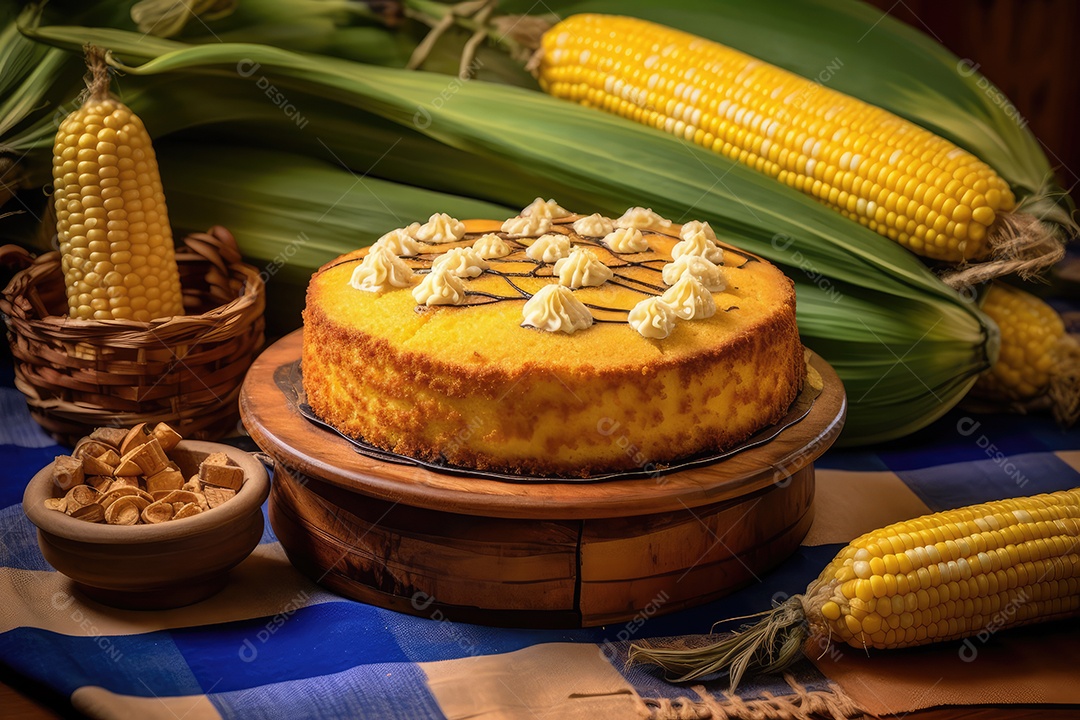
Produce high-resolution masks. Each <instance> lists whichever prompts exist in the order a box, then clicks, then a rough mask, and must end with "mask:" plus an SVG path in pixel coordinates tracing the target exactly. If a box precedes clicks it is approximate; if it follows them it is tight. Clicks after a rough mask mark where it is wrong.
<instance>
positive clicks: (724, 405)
mask: <svg viewBox="0 0 1080 720" xmlns="http://www.w3.org/2000/svg"><path fill="white" fill-rule="evenodd" d="M715 237H716V236H715V234H714V233H713V231H712V230H711V228H709V226H708V224H707V223H699V222H693V223H686V224H684V225H681V226H680V225H677V224H674V223H670V222H669V221H667V220H665V219H663V218H661V217H660V216H659V215H657V214H656V213H653V212H652V211H651V210H648V209H645V208H631V209H630V210H628V211H627V213H626V214H624V215H623V216H622V217H620V218H617V219H616V218H604V217H602V216H599V215H591V216H583V215H577V214H572V213H568V212H567V211H565V210H564V209H563V208H561V207H559V206H558V205H557V204H556V203H555V202H554V201H550V200H549V201H547V202H544V201H542V200H540V199H537V201H536V202H534V203H532V204H531V205H530V206H529V207H527V208H525V210H523V211H522V214H521V215H519V216H518V217H516V218H510V219H508V220H506V221H501V220H471V221H467V222H464V223H461V222H458V221H457V220H455V219H453V218H450V217H448V216H446V215H434V216H432V218H431V219H430V220H429V221H428V222H427V223H424V224H423V225H421V224H419V223H413V224H412V225H410V226H409V227H407V228H401V229H399V230H395V231H393V232H391V233H388V234H387V235H386V236H384V237H383V238H381V239H380V240H379V241H378V242H377V243H376V244H375V245H373V246H372V247H371V248H364V249H361V250H357V251H355V252H352V253H349V254H347V255H343V256H341V257H339V258H337V259H336V260H334V261H333V262H331V263H328V264H327V265H325V266H323V267H322V268H320V269H319V270H318V271H317V272H316V273H315V275H314V276H313V277H312V280H311V283H310V285H309V287H308V294H307V307H306V309H305V311H304V349H303V360H302V373H303V383H304V390H305V392H306V394H307V400H308V403H309V405H310V406H311V408H312V409H313V411H314V412H315V413H316V414H317V415H318V416H319V417H321V418H322V419H324V420H325V421H326V422H328V423H329V424H331V425H332V426H334V427H335V428H337V429H338V430H340V431H341V432H343V433H344V434H346V435H349V436H352V437H355V438H357V439H361V440H363V441H365V442H367V443H370V444H372V445H375V446H378V447H380V448H384V449H387V450H391V451H393V452H396V453H399V454H402V455H407V456H410V457H415V458H421V459H424V460H427V461H434V462H441V463H446V464H448V465H453V466H459V467H464V468H475V469H480V470H494V471H500V472H508V473H516V474H523V475H530V476H560V475H561V476H575V477H587V476H590V475H596V474H601V473H606V472H611V471H628V470H644V471H647V472H651V471H652V470H653V469H655V468H661V467H663V465H664V464H665V463H669V462H671V461H674V460H678V459H682V458H687V457H690V456H694V455H697V454H700V453H706V452H715V451H720V450H723V449H726V448H729V447H731V446H733V445H735V444H737V443H739V442H741V441H743V440H745V439H746V438H748V437H749V436H750V435H752V434H753V433H754V432H756V431H757V430H760V429H761V428H763V427H765V426H767V425H770V424H773V423H775V422H776V421H777V420H779V419H780V418H781V417H783V416H784V414H785V413H786V411H787V409H788V407H789V406H790V404H791V403H792V402H793V401H794V399H795V397H796V395H797V394H798V392H799V390H800V387H801V385H802V381H803V377H804V375H805V361H804V355H803V347H802V344H801V342H800V340H799V333H798V328H797V326H796V324H795V292H794V287H793V284H792V282H791V281H790V280H789V279H788V278H787V277H785V276H784V275H783V273H781V272H780V271H779V270H778V269H777V268H776V267H774V266H773V265H771V264H769V263H768V262H766V261H764V260H762V259H761V258H759V257H757V256H754V255H751V254H749V253H746V252H743V251H741V250H738V249H737V248H734V247H732V246H730V245H727V244H724V243H722V242H719V241H718V240H716V239H715Z"/></svg>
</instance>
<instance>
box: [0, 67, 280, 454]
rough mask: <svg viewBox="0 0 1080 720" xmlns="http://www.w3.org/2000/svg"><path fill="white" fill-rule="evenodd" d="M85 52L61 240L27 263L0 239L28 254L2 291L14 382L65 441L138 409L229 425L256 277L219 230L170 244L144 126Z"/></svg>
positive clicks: (69, 146)
mask: <svg viewBox="0 0 1080 720" xmlns="http://www.w3.org/2000/svg"><path fill="white" fill-rule="evenodd" d="M87 59H88V64H89V67H90V71H91V72H90V74H89V76H88V80H87V94H86V96H85V101H84V103H83V104H82V106H81V107H80V108H78V109H76V110H75V111H74V112H72V113H71V114H70V115H69V116H68V117H67V118H66V119H65V120H64V121H63V122H62V123H61V124H60V127H59V130H58V132H57V135H56V142H55V145H54V148H53V159H54V164H53V178H54V191H55V196H54V205H53V207H54V211H55V215H56V231H57V241H58V244H59V247H60V250H59V252H53V253H47V254H45V255H42V256H41V257H39V258H37V259H36V260H34V261H33V263H30V260H29V255H28V253H26V252H25V251H24V250H22V249H21V248H18V247H16V246H7V247H5V248H0V256H2V257H3V258H4V259H14V261H18V262H21V263H22V264H29V267H27V268H26V269H24V270H23V271H21V272H20V273H18V274H16V276H15V277H14V278H13V279H12V280H11V282H10V283H9V284H8V286H7V287H6V288H5V289H4V292H3V294H2V296H0V312H3V314H4V315H5V321H6V323H7V327H8V335H9V338H10V340H11V348H12V353H13V355H14V356H15V360H16V363H15V378H16V385H17V386H18V387H19V389H20V390H22V392H23V394H24V395H25V397H26V400H27V404H28V405H29V407H30V412H31V415H32V416H33V417H34V418H35V419H36V420H37V421H38V422H39V423H40V424H41V425H42V426H43V427H44V428H45V429H46V430H47V431H48V432H50V433H51V434H52V435H53V436H54V437H55V438H57V439H58V440H59V441H61V442H69V443H70V442H74V440H75V439H77V438H79V437H81V436H83V435H85V434H87V433H88V432H89V431H90V430H92V429H93V428H95V427H98V426H102V425H117V424H118V425H122V426H126V425H133V424H136V423H138V422H142V421H145V420H148V419H156V420H159V421H164V422H168V423H169V424H171V425H173V426H174V427H176V428H177V429H178V430H181V431H182V432H184V433H185V434H190V435H192V436H194V437H199V438H216V437H221V436H224V435H227V434H231V433H233V432H234V431H235V429H236V423H237V420H238V411H237V406H236V398H237V396H238V394H239V390H240V384H241V382H242V381H243V377H244V372H245V371H246V370H247V368H248V367H249V366H250V364H251V362H252V361H253V360H254V358H255V356H256V355H257V354H258V351H259V350H260V349H261V347H262V343H263V310H264V306H265V288H264V285H263V281H262V278H261V276H260V274H259V272H258V271H257V270H256V269H255V268H253V267H251V266H248V265H245V264H244V263H243V262H242V261H241V257H240V253H239V251H238V250H237V246H236V241H235V240H234V238H233V237H232V235H231V234H230V233H229V232H228V231H227V230H225V229H224V228H220V227H215V228H212V229H211V230H210V231H209V232H207V233H196V234H192V235H189V236H188V237H187V238H185V240H184V243H183V246H182V249H181V251H180V253H179V254H178V253H177V251H176V250H175V249H174V247H173V236H172V228H171V227H170V225H169V218H168V213H167V210H166V206H165V197H164V191H163V189H162V183H161V178H160V176H159V174H158V166H157V160H156V157H155V154H154V149H153V147H152V145H151V142H150V136H149V134H148V133H147V131H146V129H145V128H144V127H143V124H142V122H141V121H140V120H139V118H138V117H136V116H135V115H134V113H132V112H131V110H130V109H129V108H128V107H127V106H126V105H124V104H123V103H121V102H119V101H117V100H116V99H114V98H112V97H110V96H109V89H108V88H109V78H108V72H107V66H106V63H105V58H104V55H103V53H101V52H100V51H98V50H97V49H95V48H88V49H87ZM178 261H179V262H178ZM182 279H183V282H182ZM185 304H186V305H187V306H188V309H189V311H190V312H188V313H186V314H185V307H184V306H185Z"/></svg>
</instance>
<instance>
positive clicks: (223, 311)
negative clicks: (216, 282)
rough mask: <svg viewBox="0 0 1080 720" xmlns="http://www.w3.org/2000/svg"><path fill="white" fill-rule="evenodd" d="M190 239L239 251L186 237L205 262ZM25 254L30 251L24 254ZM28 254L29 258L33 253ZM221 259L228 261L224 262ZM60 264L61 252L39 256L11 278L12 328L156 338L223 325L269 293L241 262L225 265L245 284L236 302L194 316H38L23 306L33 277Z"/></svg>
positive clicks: (1, 308) (8, 308) (8, 309)
mask: <svg viewBox="0 0 1080 720" xmlns="http://www.w3.org/2000/svg"><path fill="white" fill-rule="evenodd" d="M189 237H193V239H194V240H195V241H196V242H202V243H206V242H207V240H208V238H212V239H213V241H216V242H215V243H214V244H220V245H223V246H229V245H231V247H232V249H233V250H234V251H235V248H236V246H235V241H233V239H232V236H231V235H229V236H228V241H227V242H226V241H224V240H221V239H220V238H218V237H215V236H214V235H212V234H210V233H196V234H193V236H188V237H185V238H184V240H183V242H182V247H183V248H186V249H187V250H188V251H190V252H191V253H193V254H195V255H200V256H202V257H201V258H200V260H202V261H207V262H213V261H212V260H210V259H209V258H206V257H205V255H203V254H202V253H200V252H199V251H198V250H197V249H195V248H194V247H193V246H192V245H191V244H189V243H188V239H189ZM24 252H26V251H25V250H24ZM236 253H237V255H238V254H239V252H238V251H236ZM27 254H28V255H29V253H27ZM221 259H222V260H224V258H221ZM185 260H186V258H182V257H181V258H178V261H179V262H184V261H185ZM60 262H61V255H60V251H58V250H51V251H49V252H47V253H44V254H42V255H39V256H38V257H37V258H35V259H34V260H33V262H32V263H31V264H30V266H29V267H26V268H24V269H23V270H20V271H19V272H17V273H16V274H15V276H14V277H12V278H11V281H10V282H9V283H8V284H7V287H5V288H4V290H3V292H2V293H0V312H2V313H3V314H4V315H6V316H7V319H8V324H9V326H10V324H11V322H12V321H13V320H14V321H17V322H18V323H20V324H25V325H26V326H28V327H30V328H36V329H40V330H45V331H47V332H49V333H50V334H53V333H58V332H72V333H74V334H75V335H77V336H79V338H80V339H83V340H86V339H91V338H100V337H107V336H109V335H110V334H124V336H125V337H126V338H128V339H131V338H132V337H137V336H138V335H140V334H142V333H148V334H156V333H157V332H158V331H160V330H163V329H168V330H169V331H170V332H182V331H184V330H186V329H188V326H190V328H191V329H196V328H203V329H204V328H206V327H207V326H208V325H210V324H216V323H220V322H221V321H222V320H224V319H227V318H228V317H230V316H233V315H236V314H239V313H242V312H244V311H245V310H247V309H248V308H249V307H250V306H251V305H253V304H254V303H257V302H259V299H260V297H262V296H263V295H264V294H265V292H266V286H265V283H264V282H263V279H262V274H261V273H260V272H259V271H258V270H257V269H256V268H255V267H253V266H252V265H249V264H247V263H245V262H243V261H242V260H241V261H235V262H226V263H224V266H225V267H226V268H227V269H228V271H229V274H230V276H240V277H242V278H243V280H244V282H243V284H242V286H241V288H240V292H239V294H238V295H237V296H236V297H235V298H233V299H232V300H230V301H228V302H225V303H222V304H221V305H218V306H215V307H213V308H210V309H209V310H207V311H206V312H203V313H198V314H193V315H187V314H185V315H172V316H167V317H160V318H154V319H153V320H148V321H139V320H124V319H109V320H87V319H84V318H72V317H68V316H66V315H46V316H41V315H37V314H36V313H35V312H33V307H32V305H31V304H30V303H20V302H19V300H20V299H21V298H23V297H25V295H26V293H27V291H29V290H30V289H31V288H33V287H34V286H35V285H36V282H37V281H35V280H31V279H28V278H29V276H30V274H31V273H35V272H36V273H39V274H41V275H47V274H48V273H49V272H52V271H53V270H54V269H55V267H57V266H59V265H60Z"/></svg>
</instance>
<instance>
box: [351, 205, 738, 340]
mask: <svg viewBox="0 0 1080 720" xmlns="http://www.w3.org/2000/svg"><path fill="white" fill-rule="evenodd" d="M580 217H582V216H580V215H571V216H569V217H564V218H558V219H554V220H553V221H552V227H551V229H550V230H549V231H548V232H549V233H551V234H555V233H560V234H563V235H567V236H568V237H569V238H570V239H571V242H572V245H573V246H582V247H588V248H595V249H597V250H599V251H601V253H602V256H607V257H603V258H602V259H603V261H604V264H605V265H607V267H608V268H610V269H611V270H612V271H613V275H614V276H613V277H612V278H611V279H609V280H607V282H608V283H611V284H612V285H615V286H617V287H620V288H623V289H626V290H629V291H631V292H633V293H638V294H640V295H642V296H643V297H646V298H647V297H659V296H661V295H663V294H664V292H665V291H667V290H668V286H666V285H665V284H664V282H663V280H662V271H663V266H664V265H666V264H667V263H668V262H669V260H667V259H665V258H659V257H653V258H648V259H640V260H639V259H634V257H635V256H641V255H647V254H649V253H653V252H655V251H653V250H651V249H650V250H645V251H641V252H631V253H620V252H616V251H615V250H612V249H611V248H609V247H608V246H606V245H604V244H603V243H602V242H601V238H597V237H592V236H582V235H579V234H578V233H576V232H574V231H573V229H572V228H571V226H572V224H573V222H574V221H575V220H576V219H579V218H580ZM665 230H666V229H665ZM488 234H492V235H496V236H498V237H499V238H501V239H502V240H503V242H505V243H507V244H508V245H509V246H511V247H512V248H513V251H512V252H511V253H510V254H509V255H507V256H505V257H501V258H488V259H487V263H488V265H489V267H488V268H487V269H485V270H484V271H483V273H482V274H481V275H480V276H479V277H484V276H485V275H488V276H490V275H494V276H498V277H499V278H501V279H502V280H503V281H504V282H505V283H506V285H507V288H508V293H507V294H505V295H503V294H499V293H495V292H488V291H483V290H471V289H468V285H469V282H468V280H469V279H470V278H463V280H465V281H466V282H465V285H466V290H465V301H464V302H463V303H461V305H458V306H452V305H443V306H440V307H441V308H444V309H445V308H450V307H467V306H471V305H490V304H492V303H499V302H506V301H510V300H517V301H520V300H529V299H531V298H532V297H533V293H530V292H529V291H527V290H525V289H524V288H522V287H521V286H520V285H519V284H518V283H517V282H515V279H516V278H554V277H555V274H554V272H553V267H554V264H553V263H545V262H542V261H540V260H535V259H533V258H530V257H528V256H527V255H526V254H525V251H526V250H527V249H528V247H529V244H531V242H529V243H527V242H523V241H524V240H528V241H535V240H536V238H517V237H511V236H510V234H509V233H506V232H502V231H493V232H492V231H485V232H467V233H465V235H464V237H463V238H461V240H458V241H454V242H448V243H445V247H443V248H441V250H442V251H443V252H445V251H447V250H450V249H453V248H456V247H470V246H472V244H473V243H474V242H476V240H477V239H478V238H480V237H481V236H483V235H488ZM642 234H643V235H644V236H645V238H646V239H648V238H649V237H650V236H659V237H663V238H668V239H672V240H675V241H678V240H679V236H678V235H677V234H675V233H673V232H670V231H664V230H642ZM721 247H722V249H723V251H724V253H725V256H731V255H734V256H735V257H737V258H739V259H740V260H741V262H739V263H738V264H737V265H732V264H730V263H725V266H727V267H742V266H744V265H746V264H747V263H752V262H754V261H756V260H757V258H756V257H754V256H753V255H750V254H748V253H745V252H743V251H741V250H739V249H738V248H735V247H732V246H730V245H722V246H721ZM441 254H442V252H427V253H421V254H419V255H416V256H414V257H402V258H401V259H402V260H403V261H405V262H406V264H408V265H409V266H410V267H411V268H412V270H413V272H415V273H416V274H417V275H426V274H427V273H430V272H431V266H432V263H433V262H434V261H435V259H436V258H438V257H439V256H440V255H441ZM362 259H363V258H350V259H349V260H345V261H342V263H338V264H343V263H352V262H361V261H362ZM612 261H614V262H612ZM521 265H530V266H532V267H531V268H530V269H529V270H527V271H522V270H510V269H501V268H508V267H512V266H521ZM335 266H336V265H335ZM331 267H333V266H331ZM630 268H633V269H635V270H638V271H642V270H644V271H647V272H649V273H654V274H655V276H656V282H649V281H647V280H642V279H641V278H639V277H634V276H633V275H630V274H627V273H626V271H627V270H628V269H630ZM583 304H584V305H585V307H587V308H589V309H590V310H591V311H594V312H593V320H594V322H598V323H625V322H626V321H627V317H628V316H629V313H630V310H631V308H628V307H611V306H607V305H599V304H595V303H583ZM420 309H423V308H420ZM737 309H738V307H737V306H734V305H733V306H731V307H728V308H725V309H724V310H723V312H729V311H731V310H737Z"/></svg>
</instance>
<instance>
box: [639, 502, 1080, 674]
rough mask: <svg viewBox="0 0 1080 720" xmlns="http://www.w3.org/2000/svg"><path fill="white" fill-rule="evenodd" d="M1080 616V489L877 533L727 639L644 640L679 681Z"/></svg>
mask: <svg viewBox="0 0 1080 720" xmlns="http://www.w3.org/2000/svg"><path fill="white" fill-rule="evenodd" d="M1005 608H1013V609H1014V610H1015V612H1013V613H1012V615H1011V616H1010V620H1009V622H1008V624H1007V625H1006V626H1003V627H1018V626H1021V625H1027V624H1031V623H1035V622H1043V621H1048V620H1056V619H1060V618H1068V617H1073V616H1076V615H1078V614H1080V488H1074V489H1072V490H1064V491H1060V492H1055V493H1048V494H1044V495H1035V496H1032V497H1024V498H1016V499H1010V500H999V501H996V502H990V503H985V504H981V505H972V506H969V507H965V508H960V509H957V510H948V511H945V512H939V513H934V514H932V515H926V516H923V517H920V518H916V519H914V520H909V521H906V522H899V523H895V524H893V525H889V526H888V527H885V528H882V529H880V530H875V531H872V532H869V533H867V534H865V535H863V536H861V537H859V538H856V539H855V540H852V541H851V543H850V544H849V545H848V546H847V547H845V548H844V549H843V550H841V551H840V553H839V554H838V555H837V556H836V557H835V558H834V559H833V561H832V562H831V563H829V565H828V566H827V567H826V568H825V569H824V570H823V571H822V573H821V575H819V576H818V578H817V579H816V580H814V581H813V582H812V583H811V584H810V586H809V587H808V588H807V590H806V593H805V594H803V595H796V596H794V597H792V598H790V599H788V600H787V601H785V602H783V603H782V604H780V605H778V606H777V607H775V608H774V609H772V610H768V611H766V612H764V613H760V615H762V616H764V619H763V620H761V621H760V622H759V623H758V624H756V625H753V626H750V627H746V628H743V630H741V631H740V632H737V633H734V634H732V635H730V636H728V637H726V638H724V639H722V640H720V641H719V642H717V643H714V644H711V645H707V646H704V647H699V648H693V649H677V648H660V647H651V646H649V645H645V644H638V645H634V646H633V647H632V648H631V650H630V661H631V662H641V663H651V664H654V665H659V666H660V667H662V668H664V670H666V671H667V672H668V674H669V675H671V676H672V677H673V678H674V679H675V680H677V681H680V682H681V681H688V680H693V679H695V678H699V677H703V676H706V675H711V674H714V673H718V672H724V671H726V672H728V673H729V678H730V682H731V686H732V688H734V687H735V686H737V685H738V684H739V681H740V679H741V678H742V676H743V674H744V673H747V672H751V673H757V672H776V671H779V670H781V669H783V668H784V667H786V666H788V665H790V664H791V663H793V662H794V661H795V660H797V659H798V658H799V657H800V654H801V651H802V648H803V647H804V644H805V643H806V641H807V640H808V639H810V638H811V637H813V638H815V639H819V640H820V641H821V643H833V642H844V643H847V644H848V645H851V646H852V647H856V648H860V649H865V648H875V649H880V650H885V649H890V648H904V647H913V646H916V645H926V644H929V643H935V642H945V641H949V640H959V639H961V638H965V637H970V636H972V635H975V634H977V633H978V632H979V631H980V630H983V629H985V628H986V627H987V626H988V625H989V624H990V623H994V622H997V620H996V619H997V618H999V616H1000V613H1001V611H1002V610H1003V609H1005Z"/></svg>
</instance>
